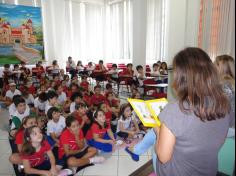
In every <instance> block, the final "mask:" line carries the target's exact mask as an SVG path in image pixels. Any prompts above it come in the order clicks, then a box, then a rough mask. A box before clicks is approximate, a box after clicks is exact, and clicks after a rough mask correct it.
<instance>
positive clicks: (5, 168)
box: [0, 154, 15, 175]
mask: <svg viewBox="0 0 236 176" xmlns="http://www.w3.org/2000/svg"><path fill="white" fill-rule="evenodd" d="M8 158H9V154H3V155H1V156H0V161H1V164H0V175H4V174H11V175H12V174H15V173H14V170H13V167H12V164H10V162H9V160H8Z"/></svg>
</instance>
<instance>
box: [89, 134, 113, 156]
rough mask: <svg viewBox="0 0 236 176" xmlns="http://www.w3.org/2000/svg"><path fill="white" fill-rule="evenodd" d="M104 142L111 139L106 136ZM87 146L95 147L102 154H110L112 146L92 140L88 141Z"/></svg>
mask: <svg viewBox="0 0 236 176" xmlns="http://www.w3.org/2000/svg"><path fill="white" fill-rule="evenodd" d="M103 139H105V140H110V139H111V138H110V137H109V136H108V134H106V135H105V136H104V138H103ZM88 143H89V145H91V146H93V147H95V148H96V149H98V150H101V151H103V152H112V145H111V144H106V143H101V142H97V141H95V140H94V139H92V140H90V141H89V142H88Z"/></svg>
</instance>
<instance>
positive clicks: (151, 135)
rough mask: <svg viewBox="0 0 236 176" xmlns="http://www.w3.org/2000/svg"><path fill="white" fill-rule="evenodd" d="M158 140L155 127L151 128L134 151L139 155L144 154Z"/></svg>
mask: <svg viewBox="0 0 236 176" xmlns="http://www.w3.org/2000/svg"><path fill="white" fill-rule="evenodd" d="M155 142H156V134H155V132H154V130H153V129H151V130H150V131H149V132H148V133H147V134H146V135H145V137H144V138H143V140H142V141H141V142H140V143H138V144H137V145H135V146H134V149H133V152H134V153H135V154H137V155H142V154H144V153H145V152H147V151H148V149H149V148H150V147H153V145H154V144H155Z"/></svg>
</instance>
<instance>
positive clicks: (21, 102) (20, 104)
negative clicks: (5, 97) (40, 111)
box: [14, 97, 26, 114]
mask: <svg viewBox="0 0 236 176" xmlns="http://www.w3.org/2000/svg"><path fill="white" fill-rule="evenodd" d="M14 104H15V106H16V109H17V111H18V112H19V113H20V114H24V112H25V110H26V103H25V99H24V98H22V97H21V98H17V99H15V102H14Z"/></svg>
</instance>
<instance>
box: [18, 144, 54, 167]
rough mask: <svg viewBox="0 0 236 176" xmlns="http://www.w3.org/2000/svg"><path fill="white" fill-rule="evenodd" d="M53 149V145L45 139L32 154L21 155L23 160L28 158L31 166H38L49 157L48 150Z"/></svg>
mask: <svg viewBox="0 0 236 176" xmlns="http://www.w3.org/2000/svg"><path fill="white" fill-rule="evenodd" d="M50 150H51V146H50V145H49V143H48V142H47V141H43V143H42V146H41V148H40V150H39V151H38V152H35V153H34V154H32V155H29V156H27V155H23V154H22V155H21V159H22V160H28V161H29V162H30V166H31V167H37V166H39V165H41V164H42V163H43V162H44V161H45V160H46V158H47V152H48V151H50Z"/></svg>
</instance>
